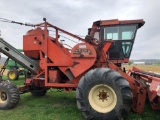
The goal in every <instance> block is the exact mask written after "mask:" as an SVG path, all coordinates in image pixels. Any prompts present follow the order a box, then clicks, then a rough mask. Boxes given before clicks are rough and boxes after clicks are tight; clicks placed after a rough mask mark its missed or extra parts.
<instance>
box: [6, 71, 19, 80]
mask: <svg viewBox="0 0 160 120" xmlns="http://www.w3.org/2000/svg"><path fill="white" fill-rule="evenodd" d="M7 77H8V79H9V80H18V79H19V72H18V70H10V71H8V73H7Z"/></svg>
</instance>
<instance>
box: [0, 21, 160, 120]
mask: <svg viewBox="0 0 160 120" xmlns="http://www.w3.org/2000/svg"><path fill="white" fill-rule="evenodd" d="M144 23H145V22H144V21H143V20H142V19H140V20H124V21H120V20H117V19H114V20H100V21H96V22H94V23H93V26H92V28H90V29H88V35H87V36H86V37H85V39H83V38H80V37H78V36H77V35H74V34H72V33H69V32H67V31H65V30H63V29H60V28H58V27H56V26H54V25H52V24H50V23H48V22H46V19H44V22H43V23H40V24H37V25H34V26H35V29H32V30H30V31H28V32H27V34H26V35H24V37H23V50H24V54H25V55H23V54H21V53H20V52H18V51H17V50H16V49H15V48H14V47H12V46H11V45H9V44H8V43H7V42H6V41H4V40H3V39H0V52H2V53H4V54H5V55H7V56H8V57H9V58H11V59H13V60H15V61H16V62H17V63H19V64H20V65H22V66H23V67H25V68H26V69H28V74H27V76H26V79H25V83H24V86H22V87H16V85H14V84H13V83H11V82H10V81H8V80H7V81H6V80H2V79H1V82H0V109H1V110H6V109H11V108H14V107H15V106H16V105H17V104H18V102H19V99H20V94H22V93H26V92H31V94H32V95H35V96H43V95H45V94H46V92H47V90H49V89H50V88H58V89H63V90H64V91H66V92H70V91H72V90H76V100H77V107H78V109H79V110H80V111H81V112H82V114H83V116H84V117H85V119H93V120H106V119H107V120H115V119H124V118H125V117H126V115H127V113H128V112H129V111H130V109H132V110H133V111H134V112H136V113H143V111H144V106H145V100H146V98H147V96H148V98H149V101H150V102H151V106H152V108H153V109H160V97H159V96H160V89H159V88H160V75H158V74H154V73H147V72H143V71H140V70H138V69H137V68H133V69H132V70H129V71H128V73H126V72H125V69H122V67H121V65H122V63H127V62H129V57H130V54H131V51H132V47H133V44H134V40H135V36H136V32H137V30H138V29H139V28H140V27H142V26H143V25H144ZM49 29H54V30H55V37H51V36H50V35H49V31H50V30H49ZM60 32H62V33H64V34H67V35H69V36H71V37H73V38H75V39H77V40H79V41H81V43H77V44H76V45H75V46H74V47H73V48H72V49H71V51H69V50H68V48H66V47H65V46H64V45H63V44H62V43H61V42H59V41H60V40H59V37H60V36H59V33H60ZM4 69H5V65H4V67H3V69H1V72H0V73H1V75H2V74H3V71H4Z"/></svg>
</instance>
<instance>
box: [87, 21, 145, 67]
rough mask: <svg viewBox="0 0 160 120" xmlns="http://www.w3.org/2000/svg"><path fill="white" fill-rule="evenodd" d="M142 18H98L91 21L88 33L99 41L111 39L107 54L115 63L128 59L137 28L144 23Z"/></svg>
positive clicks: (125, 61)
mask: <svg viewBox="0 0 160 120" xmlns="http://www.w3.org/2000/svg"><path fill="white" fill-rule="evenodd" d="M144 23H145V22H144V21H143V20H125V21H124V20H123V21H122V20H121V21H119V20H118V19H113V20H100V21H96V22H94V23H93V26H92V28H90V29H89V31H88V35H89V36H91V37H93V38H95V39H99V40H100V43H101V44H103V43H104V41H109V40H112V41H113V44H112V45H111V47H110V49H109V51H108V53H107V54H108V56H109V60H111V61H112V62H113V63H115V64H117V65H121V63H127V62H128V61H129V58H130V55H131V51H132V47H133V44H134V40H135V37H136V33H137V29H139V28H140V27H141V26H143V25H144Z"/></svg>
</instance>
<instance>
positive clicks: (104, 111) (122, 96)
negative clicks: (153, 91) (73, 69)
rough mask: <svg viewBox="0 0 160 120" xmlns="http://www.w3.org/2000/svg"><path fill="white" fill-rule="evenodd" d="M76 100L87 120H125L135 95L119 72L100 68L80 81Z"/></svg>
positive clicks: (90, 72) (88, 73) (91, 71)
mask: <svg viewBox="0 0 160 120" xmlns="http://www.w3.org/2000/svg"><path fill="white" fill-rule="evenodd" d="M76 99H77V107H78V109H79V110H81V111H82V114H83V116H84V117H85V119H87V120H118V119H119V120H123V119H124V118H125V117H126V116H127V114H128V112H129V111H130V109H131V105H132V99H133V94H132V90H131V88H130V86H129V83H128V81H127V80H126V79H124V78H123V77H122V76H121V75H120V74H119V73H118V72H116V71H114V70H112V69H109V68H98V69H94V70H90V71H89V72H87V73H86V74H85V75H84V76H83V77H82V78H81V79H80V81H79V84H78V88H77V89H76Z"/></svg>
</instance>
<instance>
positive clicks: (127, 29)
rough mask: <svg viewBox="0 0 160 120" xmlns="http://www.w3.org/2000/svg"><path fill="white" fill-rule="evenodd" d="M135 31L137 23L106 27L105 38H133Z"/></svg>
mask: <svg viewBox="0 0 160 120" xmlns="http://www.w3.org/2000/svg"><path fill="white" fill-rule="evenodd" d="M135 32H136V25H126V26H113V27H105V28H104V40H106V39H112V40H132V39H133V38H134V35H135Z"/></svg>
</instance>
